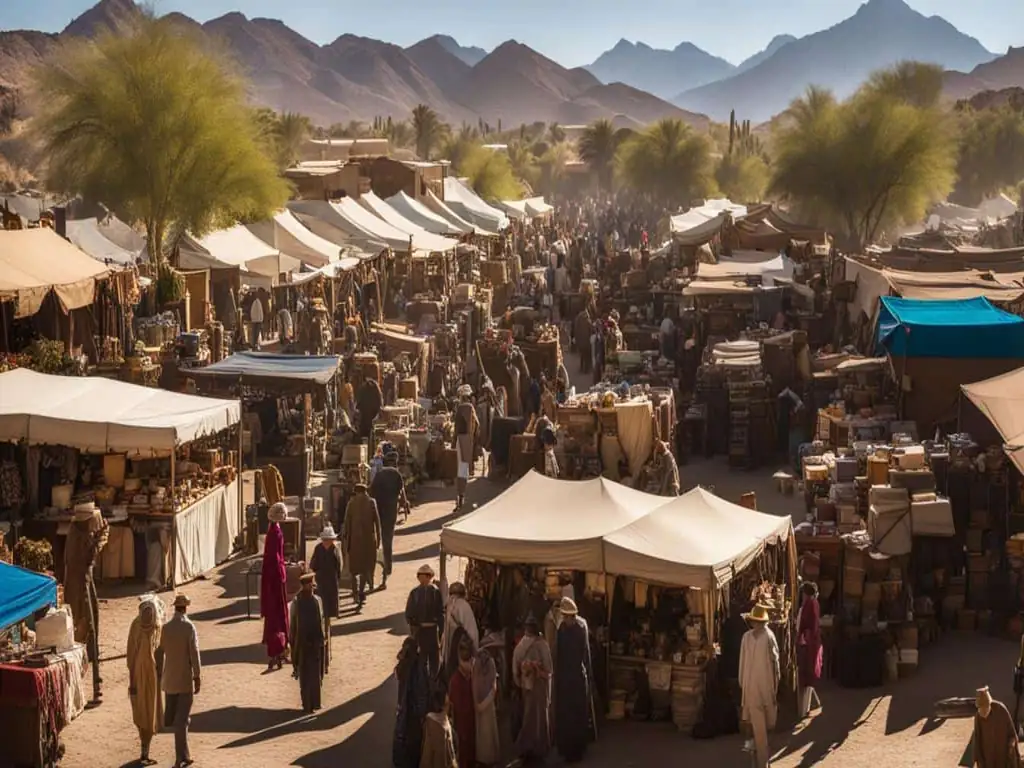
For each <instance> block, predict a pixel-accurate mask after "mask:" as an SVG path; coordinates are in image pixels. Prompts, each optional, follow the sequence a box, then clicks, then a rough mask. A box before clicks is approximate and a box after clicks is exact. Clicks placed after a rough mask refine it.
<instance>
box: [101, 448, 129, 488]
mask: <svg viewBox="0 0 1024 768" xmlns="http://www.w3.org/2000/svg"><path fill="white" fill-rule="evenodd" d="M126 463H127V461H126V459H125V455H124V454H123V453H108V454H106V455H104V457H103V481H104V482H105V483H106V484H107V485H109V486H111V487H112V488H123V487H124V471H125V464H126Z"/></svg>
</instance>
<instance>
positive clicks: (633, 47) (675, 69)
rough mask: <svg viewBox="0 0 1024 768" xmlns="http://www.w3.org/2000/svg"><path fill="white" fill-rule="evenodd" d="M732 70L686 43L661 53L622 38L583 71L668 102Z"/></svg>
mask: <svg viewBox="0 0 1024 768" xmlns="http://www.w3.org/2000/svg"><path fill="white" fill-rule="evenodd" d="M733 69H734V68H733V66H732V64H730V63H729V62H727V61H725V60H724V59H720V58H718V57H717V56H713V55H711V54H710V53H708V52H707V51H703V50H701V49H700V48H698V47H697V46H696V45H694V44H693V43H691V42H688V41H683V42H681V43H679V45H677V46H676V47H675V48H673V49H672V50H665V49H660V48H652V47H651V46H649V45H647V44H646V43H643V42H641V41H639V40H638V41H637V42H635V43H631V42H630V41H629V40H626V39H625V38H623V39H622V40H619V42H618V43H616V44H615V47H614V48H611V49H610V50H608V51H605V52H604V53H602V54H601V55H600V56H599V57H598V58H597V60H596V61H594V63H593V64H591V65H590V66H589V67H587V70H589V71H590V72H591V73H592V74H594V75H595V76H596V77H597V78H598V79H599V80H600V81H601V82H603V83H625V84H626V85H629V86H632V87H633V88H638V89H640V90H642V91H647V92H648V93H652V94H654V95H655V96H658V97H660V98H671V97H672V96H673V95H674V94H673V91H674V90H676V89H678V88H687V87H691V88H692V87H696V86H698V85H703V84H704V83H710V82H713V81H715V80H718V79H721V78H723V77H728V76H729V75H730V74H732V72H733Z"/></svg>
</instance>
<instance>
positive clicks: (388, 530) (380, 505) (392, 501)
mask: <svg viewBox="0 0 1024 768" xmlns="http://www.w3.org/2000/svg"><path fill="white" fill-rule="evenodd" d="M370 496H372V497H373V500H374V501H375V502H377V514H378V515H380V536H381V548H382V549H383V550H384V576H383V578H382V580H381V584H380V588H381V589H385V588H387V585H388V576H390V575H391V553H392V548H393V545H394V543H395V526H396V525H398V510H399V508H401V509H403V510H404V511H405V513H406V514H409V499H408V498H407V497H406V495H405V478H404V477H402V473H401V472H400V471H399V470H398V454H397V453H396V452H395V451H389V452H387V453H385V454H384V466H383V467H381V468H380V469H379V470H377V474H376V475H374V476H373V482H371V483H370Z"/></svg>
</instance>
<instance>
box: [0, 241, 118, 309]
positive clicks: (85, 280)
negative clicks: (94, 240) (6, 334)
mask: <svg viewBox="0 0 1024 768" xmlns="http://www.w3.org/2000/svg"><path fill="white" fill-rule="evenodd" d="M109 274H110V270H109V269H107V267H106V266H105V265H103V264H101V263H100V262H98V261H96V259H94V258H92V257H91V256H89V255H88V254H86V253H84V252H83V251H81V250H79V249H78V248H76V247H75V246H74V245H72V244H71V243H69V242H68V241H67V240H65V239H64V238H62V237H61V236H60V235H58V234H57V233H56V232H54V231H53V230H52V229H48V228H45V227H40V228H38V229H22V230H14V231H5V230H0V298H3V299H12V298H14V299H17V300H18V308H17V316H18V317H28V316H30V315H34V314H35V313H36V312H38V311H39V307H40V306H42V303H43V299H45V298H46V294H48V293H49V292H50V291H51V290H52V291H53V292H54V293H55V294H56V296H57V299H58V301H60V305H61V307H62V308H63V309H64V311H65V312H69V311H71V310H72V309H79V308H80V307H86V306H88V305H90V304H92V301H93V297H94V296H95V294H96V281H97V280H99V279H102V278H105V277H106V276H107V275H109Z"/></svg>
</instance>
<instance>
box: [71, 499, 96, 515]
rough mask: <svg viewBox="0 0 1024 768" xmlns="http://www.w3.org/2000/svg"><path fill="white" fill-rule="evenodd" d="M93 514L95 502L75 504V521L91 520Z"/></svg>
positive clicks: (94, 512)
mask: <svg viewBox="0 0 1024 768" xmlns="http://www.w3.org/2000/svg"><path fill="white" fill-rule="evenodd" d="M95 514H96V502H95V501H86V502H83V503H82V504H75V520H92V517H93V515H95Z"/></svg>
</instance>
